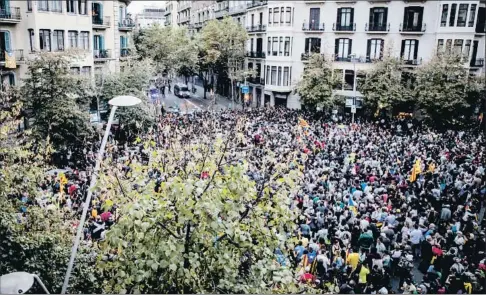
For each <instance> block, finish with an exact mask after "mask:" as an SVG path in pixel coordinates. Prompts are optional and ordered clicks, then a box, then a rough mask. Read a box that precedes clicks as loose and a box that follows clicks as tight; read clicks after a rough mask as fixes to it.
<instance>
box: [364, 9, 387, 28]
mask: <svg viewBox="0 0 486 295" xmlns="http://www.w3.org/2000/svg"><path fill="white" fill-rule="evenodd" d="M387 17H388V8H386V7H373V8H370V24H369V26H370V27H369V30H370V31H384V30H386V23H387V21H388V20H387Z"/></svg>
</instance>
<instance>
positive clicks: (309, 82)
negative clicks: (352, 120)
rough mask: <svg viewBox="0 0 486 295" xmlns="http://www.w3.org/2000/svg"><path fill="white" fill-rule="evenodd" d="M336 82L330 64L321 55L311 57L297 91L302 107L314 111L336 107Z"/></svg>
mask: <svg viewBox="0 0 486 295" xmlns="http://www.w3.org/2000/svg"><path fill="white" fill-rule="evenodd" d="M336 82H337V81H336V78H335V77H334V76H333V73H332V68H331V64H330V62H329V61H328V60H327V59H326V58H325V57H324V56H323V55H321V54H313V55H311V56H310V58H309V61H308V63H307V64H306V66H305V69H304V74H303V75H302V78H301V80H300V81H299V82H298V84H297V89H296V90H297V93H298V94H299V95H300V99H301V103H302V105H303V106H305V107H308V108H312V109H315V108H317V107H321V108H323V109H328V108H331V107H332V106H334V104H335V99H334V96H333V87H334V86H335V85H336Z"/></svg>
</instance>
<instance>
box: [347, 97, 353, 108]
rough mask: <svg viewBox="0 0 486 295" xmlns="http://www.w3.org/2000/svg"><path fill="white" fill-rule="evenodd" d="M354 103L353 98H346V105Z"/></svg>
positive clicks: (349, 105) (350, 105)
mask: <svg viewBox="0 0 486 295" xmlns="http://www.w3.org/2000/svg"><path fill="white" fill-rule="evenodd" d="M353 105H354V99H353V98H346V107H347V108H350V107H352V106H353Z"/></svg>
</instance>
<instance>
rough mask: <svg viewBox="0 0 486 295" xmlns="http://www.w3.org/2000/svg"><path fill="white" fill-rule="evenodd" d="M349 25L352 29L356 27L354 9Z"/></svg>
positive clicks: (352, 9)
mask: <svg viewBox="0 0 486 295" xmlns="http://www.w3.org/2000/svg"><path fill="white" fill-rule="evenodd" d="M349 25H350V26H351V28H353V27H354V8H351V17H350V18H349Z"/></svg>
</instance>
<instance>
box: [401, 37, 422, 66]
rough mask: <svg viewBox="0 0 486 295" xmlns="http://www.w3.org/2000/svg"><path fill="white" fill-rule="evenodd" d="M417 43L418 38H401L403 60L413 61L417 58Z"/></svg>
mask: <svg viewBox="0 0 486 295" xmlns="http://www.w3.org/2000/svg"><path fill="white" fill-rule="evenodd" d="M418 43H419V41H418V40H411V39H407V40H402V52H401V56H402V58H403V59H404V60H406V61H413V60H416V59H417V53H418Z"/></svg>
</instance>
